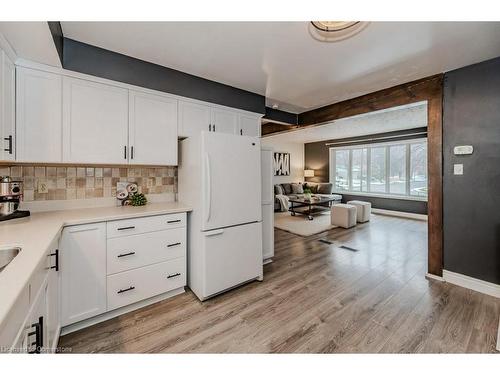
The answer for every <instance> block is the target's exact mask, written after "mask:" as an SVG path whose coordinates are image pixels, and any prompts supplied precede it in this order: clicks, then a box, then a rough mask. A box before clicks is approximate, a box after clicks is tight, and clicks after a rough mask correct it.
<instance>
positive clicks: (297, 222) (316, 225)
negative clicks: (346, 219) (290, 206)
mask: <svg viewBox="0 0 500 375" xmlns="http://www.w3.org/2000/svg"><path fill="white" fill-rule="evenodd" d="M274 227H275V228H278V229H281V230H285V231H287V232H290V233H293V234H298V235H299V236H302V237H307V236H312V235H313V234H318V233H321V232H325V231H327V230H329V229H332V228H336V226H335V225H331V224H330V212H329V211H326V212H325V213H320V214H316V215H314V220H309V219H308V218H307V216H305V215H296V216H292V215H290V212H276V213H274Z"/></svg>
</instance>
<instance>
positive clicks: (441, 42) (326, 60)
mask: <svg viewBox="0 0 500 375" xmlns="http://www.w3.org/2000/svg"><path fill="white" fill-rule="evenodd" d="M308 27H309V23H308V22H62V29H63V33H64V36H66V37H69V38H72V39H75V40H79V41H82V42H85V43H89V44H93V45H96V46H99V47H102V48H106V49H109V50H112V51H116V52H120V53H123V54H126V55H129V56H133V57H136V58H139V59H142V60H146V61H150V62H153V63H157V64H160V65H163V66H167V67H170V68H174V69H178V70H181V71H184V72H187V73H191V74H194V75H197V76H201V77H204V78H208V79H211V80H214V81H218V82H222V83H225V84H228V85H231V86H234V87H239V88H242V89H245V90H248V91H252V92H255V93H259V94H262V95H265V96H266V98H268V99H267V103H268V105H272V104H274V103H280V109H283V110H289V111H293V112H302V111H304V110H306V109H312V108H316V107H320V106H322V105H326V104H330V103H333V102H338V101H342V100H345V99H348V98H352V97H356V96H359V95H362V94H365V93H368V92H373V91H376V90H379V89H382V88H386V87H391V86H394V85H397V84H400V83H404V82H408V81H412V80H415V79H418V78H422V77H425V76H429V75H432V74H436V73H440V72H445V71H449V70H452V69H455V68H459V67H462V66H465V65H469V64H473V63H476V62H479V61H483V60H486V59H490V58H493V57H497V56H500V22H373V23H370V24H369V25H368V27H367V28H366V29H365V30H363V31H362V32H361V33H359V34H358V35H356V36H354V37H352V38H351V39H348V40H344V41H341V42H336V43H322V42H318V41H316V40H314V39H313V38H312V37H311V36H310V34H309V31H308Z"/></svg>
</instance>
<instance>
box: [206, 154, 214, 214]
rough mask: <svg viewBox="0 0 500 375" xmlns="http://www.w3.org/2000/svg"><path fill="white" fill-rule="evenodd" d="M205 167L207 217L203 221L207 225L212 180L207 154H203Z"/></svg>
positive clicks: (210, 205) (210, 207) (210, 206)
mask: <svg viewBox="0 0 500 375" xmlns="http://www.w3.org/2000/svg"><path fill="white" fill-rule="evenodd" d="M205 165H206V178H207V180H206V182H207V189H206V191H207V196H208V197H207V199H206V203H205V204H208V207H207V210H206V212H207V217H206V219H205V221H206V222H207V223H208V221H209V220H210V211H211V210H212V178H211V176H210V157H209V156H208V153H205Z"/></svg>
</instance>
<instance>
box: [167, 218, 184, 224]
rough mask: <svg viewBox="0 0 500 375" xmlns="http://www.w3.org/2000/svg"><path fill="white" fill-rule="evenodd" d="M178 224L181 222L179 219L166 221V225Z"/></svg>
mask: <svg viewBox="0 0 500 375" xmlns="http://www.w3.org/2000/svg"><path fill="white" fill-rule="evenodd" d="M180 222H181V219H178V220H169V221H167V224H172V223H180Z"/></svg>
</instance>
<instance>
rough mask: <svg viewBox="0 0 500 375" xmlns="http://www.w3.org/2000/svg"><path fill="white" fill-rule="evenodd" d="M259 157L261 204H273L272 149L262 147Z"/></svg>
mask: <svg viewBox="0 0 500 375" xmlns="http://www.w3.org/2000/svg"><path fill="white" fill-rule="evenodd" d="M260 157H261V159H260V162H261V164H260V169H261V172H262V204H274V186H273V175H274V170H273V150H272V149H262V150H261V151H260Z"/></svg>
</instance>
